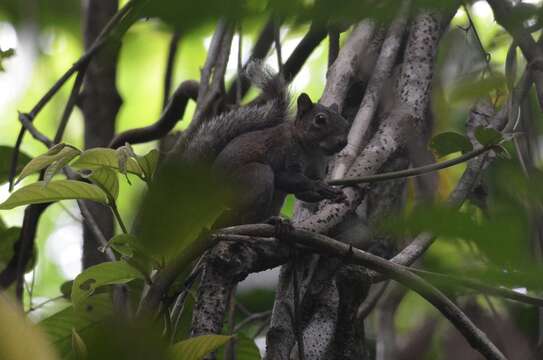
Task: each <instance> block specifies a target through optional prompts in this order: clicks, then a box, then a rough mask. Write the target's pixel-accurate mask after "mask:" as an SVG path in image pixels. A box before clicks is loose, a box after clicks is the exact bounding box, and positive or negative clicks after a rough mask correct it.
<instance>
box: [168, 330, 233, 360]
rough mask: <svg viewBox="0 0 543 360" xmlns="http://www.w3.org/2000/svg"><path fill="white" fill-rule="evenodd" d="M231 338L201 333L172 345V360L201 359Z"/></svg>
mask: <svg viewBox="0 0 543 360" xmlns="http://www.w3.org/2000/svg"><path fill="white" fill-rule="evenodd" d="M230 339H231V336H226V335H202V336H197V337H194V338H191V339H188V340H184V341H181V342H178V343H177V344H175V345H173V346H172V360H201V359H203V357H204V356H206V355H207V354H209V353H210V352H213V351H215V350H217V349H218V348H219V347H221V346H223V345H224V344H226V343H227V342H228V340H230Z"/></svg>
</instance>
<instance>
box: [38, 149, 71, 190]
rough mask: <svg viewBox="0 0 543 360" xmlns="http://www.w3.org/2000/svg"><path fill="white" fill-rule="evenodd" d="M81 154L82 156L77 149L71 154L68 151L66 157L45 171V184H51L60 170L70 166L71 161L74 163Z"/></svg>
mask: <svg viewBox="0 0 543 360" xmlns="http://www.w3.org/2000/svg"><path fill="white" fill-rule="evenodd" d="M65 149H71V148H65ZM71 150H73V149H71ZM63 151H64V149H63ZM79 154H80V151H79V150H77V149H75V151H71V152H70V151H66V155H65V156H63V157H61V158H60V159H58V160H56V161H55V162H53V163H52V164H51V165H49V166H48V167H47V169H46V170H45V174H44V176H43V181H44V182H45V184H49V182H50V181H51V180H52V179H53V176H55V175H56V174H57V173H58V172H59V171H60V170H62V168H64V166H66V165H68V164H69V163H70V161H72V160H73V159H74V158H75V157H76V156H77V155H79Z"/></svg>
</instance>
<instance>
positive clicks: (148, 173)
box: [136, 149, 159, 181]
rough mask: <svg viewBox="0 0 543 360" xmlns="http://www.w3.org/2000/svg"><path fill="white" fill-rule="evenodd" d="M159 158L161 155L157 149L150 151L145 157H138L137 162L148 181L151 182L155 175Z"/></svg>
mask: <svg viewBox="0 0 543 360" xmlns="http://www.w3.org/2000/svg"><path fill="white" fill-rule="evenodd" d="M158 157H159V154H158V150H156V149H153V150H151V151H149V152H148V153H147V154H146V155H144V156H137V157H136V160H137V161H138V164H139V165H140V167H141V169H142V170H143V173H144V174H145V179H146V180H147V181H150V180H152V179H153V175H154V174H155V171H156V167H157V164H158Z"/></svg>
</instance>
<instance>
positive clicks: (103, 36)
mask: <svg viewBox="0 0 543 360" xmlns="http://www.w3.org/2000/svg"><path fill="white" fill-rule="evenodd" d="M134 4H135V2H134V1H133V0H130V1H128V2H127V3H126V5H125V6H123V7H122V8H121V9H120V10H119V11H118V12H117V13H116V14H115V16H114V17H113V18H111V20H110V21H109V22H108V24H107V25H106V26H105V27H104V29H103V30H102V32H101V33H100V35H99V36H98V37H97V39H96V41H95V42H94V43H93V44H92V46H90V47H89V49H88V50H87V51H86V52H85V53H84V54H83V55H82V56H81V57H80V58H79V59H78V60H77V61H76V62H75V63H74V64H73V65H72V66H71V67H70V68H69V69H68V70H67V71H66V72H65V73H64V74H63V75H62V76H61V77H60V79H58V80H57V81H56V82H55V84H53V86H52V87H51V89H49V91H47V92H46V93H45V94H44V95H43V96H42V97H41V99H40V100H39V101H38V102H37V104H36V105H35V106H34V107H33V108H32V110H31V111H30V112H29V113H28V116H29V119H30V121H34V119H35V118H36V116H38V114H39V113H40V111H41V110H42V109H43V108H44V107H45V105H47V103H48V102H49V101H50V100H51V99H52V98H53V96H54V95H55V94H56V93H57V92H58V91H59V90H60V89H61V88H62V86H63V85H64V83H66V81H68V79H69V78H70V77H71V76H72V75H73V74H74V73H75V72H77V71H79V70H80V69H81V68H82V67H85V66H87V65H88V63H89V62H90V61H91V59H92V58H93V57H94V56H95V55H96V54H97V53H98V52H99V51H100V50H101V49H102V48H103V47H104V45H106V44H107V42H108V40H109V39H110V35H111V34H112V32H113V30H114V29H115V27H116V26H117V25H119V24H120V23H121V22H122V21H123V19H125V18H126V17H127V15H128V14H129V13H130V11H131V10H132V8H133V7H134ZM24 134H25V128H24V127H23V128H21V130H20V131H19V135H17V140H16V142H15V147H14V151H13V155H12V159H11V168H10V176H9V189H10V191H12V190H13V180H14V178H15V175H16V174H15V173H16V171H17V161H18V158H19V149H20V147H21V144H22V142H23V137H24Z"/></svg>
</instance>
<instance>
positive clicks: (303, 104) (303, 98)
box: [297, 93, 313, 115]
mask: <svg viewBox="0 0 543 360" xmlns="http://www.w3.org/2000/svg"><path fill="white" fill-rule="evenodd" d="M297 103H298V114H299V115H303V114H305V113H306V112H308V111H309V110H311V109H312V108H313V102H312V101H311V99H310V98H309V95H307V94H306V93H301V94H300V96H298V101H297Z"/></svg>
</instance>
